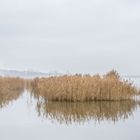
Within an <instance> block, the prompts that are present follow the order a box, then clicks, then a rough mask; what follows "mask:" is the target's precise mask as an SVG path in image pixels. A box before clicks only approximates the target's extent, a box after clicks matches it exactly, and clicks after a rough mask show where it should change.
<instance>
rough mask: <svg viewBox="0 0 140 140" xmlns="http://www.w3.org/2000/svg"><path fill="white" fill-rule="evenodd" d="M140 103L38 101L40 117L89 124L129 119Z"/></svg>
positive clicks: (68, 122)
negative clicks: (92, 121)
mask: <svg viewBox="0 0 140 140" xmlns="http://www.w3.org/2000/svg"><path fill="white" fill-rule="evenodd" d="M138 104H139V103H138V102H136V101H134V100H127V101H95V102H85V103H82V102H47V101H46V102H45V101H44V102H42V100H38V102H37V105H36V108H37V112H38V115H39V116H41V117H43V118H47V119H51V120H56V121H58V122H59V123H66V124H71V123H73V122H78V123H81V122H87V121H89V120H95V121H97V122H100V121H102V120H110V121H114V122H116V121H118V120H120V119H124V120H125V119H127V118H128V117H129V116H131V115H132V114H133V111H134V110H135V109H136V108H137V107H138Z"/></svg>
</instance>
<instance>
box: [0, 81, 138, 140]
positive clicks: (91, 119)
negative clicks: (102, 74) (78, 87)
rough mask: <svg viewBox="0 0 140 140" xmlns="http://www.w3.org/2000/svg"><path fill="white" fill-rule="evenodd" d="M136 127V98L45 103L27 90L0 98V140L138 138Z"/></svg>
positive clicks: (120, 139) (109, 139)
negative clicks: (132, 99) (118, 100)
mask: <svg viewBox="0 0 140 140" xmlns="http://www.w3.org/2000/svg"><path fill="white" fill-rule="evenodd" d="M132 80H133V81H134V82H135V84H137V86H139V87H140V79H132ZM139 130H140V104H139V102H137V101H136V102H134V101H121V102H90V103H66V102H63V103H58V102H55V103H52V102H49V103H48V102H45V101H43V100H42V99H34V98H33V97H31V96H30V93H29V92H28V91H24V92H23V94H21V95H19V94H15V95H14V94H13V95H12V96H10V97H2V98H1V99H0V138H1V139H2V140H25V139H26V140H32V139H33V140H46V139H51V140H66V139H68V140H71V139H72V140H77V139H80V140H85V139H91V140H92V139H96V140H112V139H113V140H132V139H133V140H139V139H140V133H139Z"/></svg>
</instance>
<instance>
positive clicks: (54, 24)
mask: <svg viewBox="0 0 140 140" xmlns="http://www.w3.org/2000/svg"><path fill="white" fill-rule="evenodd" d="M139 62H140V1H139V0H94V1H93V0H1V1H0V69H17V70H25V69H31V70H38V71H54V70H55V71H58V72H78V73H79V72H82V73H97V72H99V73H104V72H106V71H108V70H111V69H116V70H118V71H119V72H120V73H121V74H129V75H140V65H139Z"/></svg>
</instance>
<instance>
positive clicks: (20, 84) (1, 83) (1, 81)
mask: <svg viewBox="0 0 140 140" xmlns="http://www.w3.org/2000/svg"><path fill="white" fill-rule="evenodd" d="M23 90H24V80H22V79H20V78H10V77H0V107H1V108H2V107H3V106H6V105H7V104H9V102H11V101H13V100H16V99H17V98H19V96H20V95H21V94H22V92H23Z"/></svg>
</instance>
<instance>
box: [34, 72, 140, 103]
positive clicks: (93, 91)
mask: <svg viewBox="0 0 140 140" xmlns="http://www.w3.org/2000/svg"><path fill="white" fill-rule="evenodd" d="M31 90H32V94H33V95H34V96H36V97H43V98H44V99H45V100H46V101H70V102H77V101H79V102H80V101H81V102H83V101H97V100H101V101H105V100H108V101H112V100H114V101H118V100H119V101H120V100H127V99H131V98H132V97H133V96H135V95H136V94H137V93H138V90H137V88H136V87H135V86H133V84H132V83H130V82H128V81H127V80H122V79H121V78H120V76H119V74H118V73H117V72H116V71H115V70H112V71H110V72H108V73H107V74H105V75H103V76H100V75H94V76H91V75H80V74H75V75H64V76H59V77H48V78H36V79H34V80H33V81H31Z"/></svg>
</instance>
